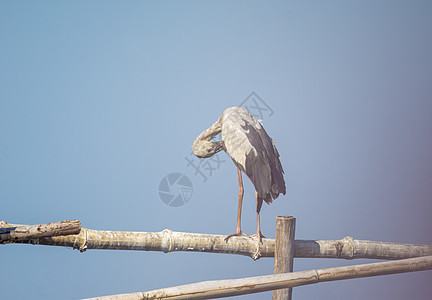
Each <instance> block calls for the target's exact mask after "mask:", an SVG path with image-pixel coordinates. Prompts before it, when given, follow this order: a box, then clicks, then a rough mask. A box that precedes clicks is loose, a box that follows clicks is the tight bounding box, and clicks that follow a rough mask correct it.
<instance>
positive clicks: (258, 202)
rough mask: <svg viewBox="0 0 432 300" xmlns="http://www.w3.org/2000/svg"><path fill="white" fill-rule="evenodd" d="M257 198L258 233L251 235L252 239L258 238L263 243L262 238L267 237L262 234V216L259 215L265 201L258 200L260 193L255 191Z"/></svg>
mask: <svg viewBox="0 0 432 300" xmlns="http://www.w3.org/2000/svg"><path fill="white" fill-rule="evenodd" d="M255 198H256V205H257V233H256V234H253V235H251V236H250V237H255V236H256V237H258V238H259V240H260V242H261V238H265V236H263V234H262V233H261V225H260V215H259V214H260V210H261V206H262V202H263V200H258V192H257V191H255Z"/></svg>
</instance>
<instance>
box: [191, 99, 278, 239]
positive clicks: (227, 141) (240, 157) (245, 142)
mask: <svg viewBox="0 0 432 300" xmlns="http://www.w3.org/2000/svg"><path fill="white" fill-rule="evenodd" d="M219 133H221V140H220V141H212V139H213V138H215V137H216V136H217V135H218V134H219ZM192 150H193V153H194V155H195V156H197V157H199V158H208V157H211V156H213V155H215V154H216V153H218V152H220V151H222V150H224V151H225V152H226V153H227V154H228V155H229V156H230V157H231V159H232V161H233V162H234V165H235V166H236V167H237V175H238V182H239V193H238V195H239V202H238V212H237V227H236V232H235V233H232V234H230V235H227V236H226V237H225V241H226V242H228V239H229V238H231V237H233V236H242V235H243V236H246V237H258V239H259V241H262V238H264V235H263V234H262V233H261V226H260V210H261V206H262V203H263V201H265V202H266V203H267V204H270V203H271V202H272V201H273V200H274V199H276V198H277V197H278V196H279V195H280V194H284V195H285V193H286V186H285V180H284V176H283V174H284V171H283V168H282V164H281V162H280V160H279V152H278V151H277V149H276V146H275V145H274V142H273V140H272V139H271V138H270V136H269V135H268V134H267V132H266V131H265V129H264V127H263V126H262V124H261V122H259V121H258V120H257V119H255V117H254V116H252V115H251V114H250V113H249V112H248V111H247V110H246V109H244V108H242V107H230V108H227V109H226V110H225V111H224V112H223V113H222V115H221V116H220V118H219V119H218V120H217V121H216V122H215V123H214V124H213V125H211V126H210V127H209V128H208V129H206V130H204V131H203V132H202V133H201V134H200V135H199V136H198V137H197V138H196V139H195V140H194V142H193V144H192ZM242 173H244V174H246V176H247V177H249V179H250V180H251V182H252V184H253V185H254V187H255V199H256V217H257V232H256V234H253V235H250V236H249V235H246V234H244V233H243V232H242V230H241V209H242V202H243V195H244V188H243V180H242Z"/></svg>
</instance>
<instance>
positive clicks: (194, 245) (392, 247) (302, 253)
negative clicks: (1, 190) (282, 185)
mask: <svg viewBox="0 0 432 300" xmlns="http://www.w3.org/2000/svg"><path fill="white" fill-rule="evenodd" d="M17 226H21V225H16V224H8V223H6V222H5V221H1V222H0V228H7V227H17ZM224 238H225V236H224V235H213V234H199V233H185V232H174V231H171V230H169V229H165V230H162V231H160V232H126V231H103V230H92V229H86V228H81V231H80V233H79V234H76V235H67V236H55V237H45V238H39V239H30V240H23V241H20V240H18V241H8V242H6V243H21V244H33V245H48V246H64V247H72V248H74V249H78V250H80V251H81V252H84V251H86V250H88V249H111V250H114V249H115V250H140V251H163V252H165V253H168V252H173V251H192V252H212V253H225V254H238V255H245V256H250V257H254V255H255V254H256V252H257V245H258V243H257V242H256V239H254V238H247V237H232V238H230V239H229V240H228V242H226V241H225V240H224ZM3 243H5V242H3ZM259 247H260V249H259V250H260V252H261V256H262V257H273V256H274V249H275V240H274V239H265V238H263V239H262V244H261V245H260V246H259ZM428 255H432V246H431V245H414V244H396V243H387V242H374V241H363V240H355V239H353V238H352V237H345V238H343V239H341V240H296V241H295V244H294V257H297V258H298V257H303V258H342V259H357V258H367V259H386V260H387V259H389V260H392V259H403V258H410V257H419V256H428Z"/></svg>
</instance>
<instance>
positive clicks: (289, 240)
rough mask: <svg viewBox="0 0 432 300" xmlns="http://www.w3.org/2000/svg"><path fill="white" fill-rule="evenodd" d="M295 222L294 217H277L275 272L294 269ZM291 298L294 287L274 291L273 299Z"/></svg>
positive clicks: (288, 299)
mask: <svg viewBox="0 0 432 300" xmlns="http://www.w3.org/2000/svg"><path fill="white" fill-rule="evenodd" d="M295 222H296V219H295V218H294V217H276V245H275V256H274V273H275V274H279V273H288V272H292V271H293V265H294V236H295ZM291 298H292V288H288V289H279V290H274V291H273V300H291Z"/></svg>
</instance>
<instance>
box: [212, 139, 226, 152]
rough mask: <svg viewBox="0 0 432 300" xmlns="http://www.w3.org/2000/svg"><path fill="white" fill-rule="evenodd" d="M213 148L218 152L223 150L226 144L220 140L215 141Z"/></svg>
mask: <svg viewBox="0 0 432 300" xmlns="http://www.w3.org/2000/svg"><path fill="white" fill-rule="evenodd" d="M212 148H213V150H214V152H215V153H217V152H219V151H222V150H223V149H224V144H223V142H222V141H219V142H216V143H213V146H212Z"/></svg>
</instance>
